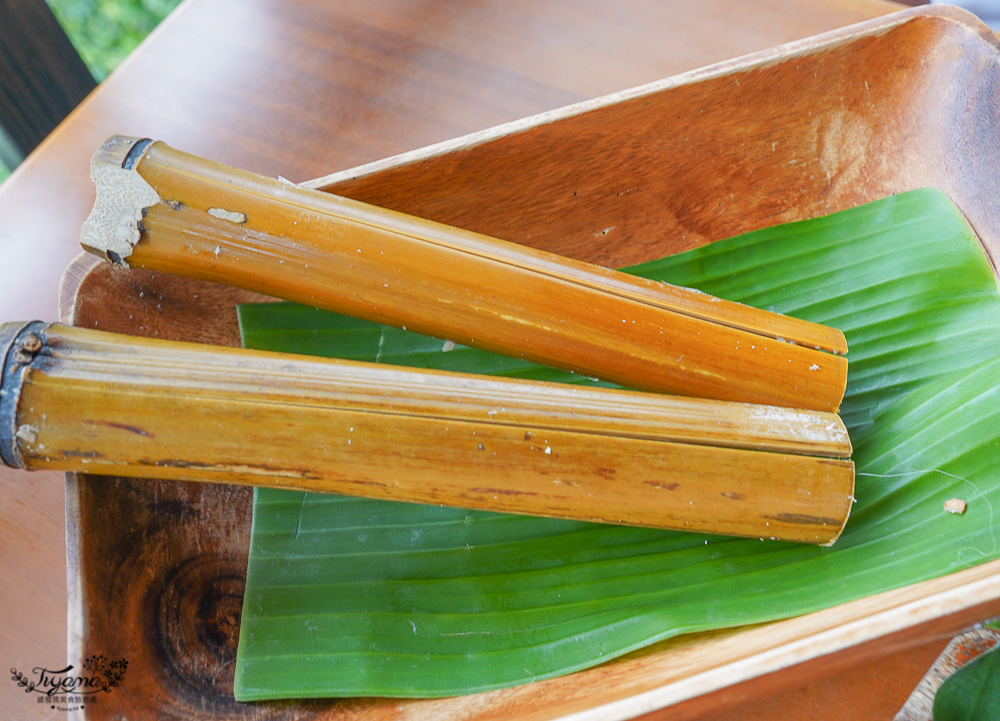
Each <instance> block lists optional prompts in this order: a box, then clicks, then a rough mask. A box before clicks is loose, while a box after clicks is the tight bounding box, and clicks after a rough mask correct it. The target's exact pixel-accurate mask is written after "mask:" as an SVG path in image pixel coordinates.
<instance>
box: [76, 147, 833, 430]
mask: <svg viewBox="0 0 1000 721" xmlns="http://www.w3.org/2000/svg"><path fill="white" fill-rule="evenodd" d="M92 174H93V176H94V180H95V183H96V185H97V191H98V198H97V202H96V204H95V206H94V210H93V213H92V214H91V217H90V218H89V219H88V221H87V223H86V225H85V226H84V231H83V236H82V243H83V245H84V247H86V248H87V249H88V250H91V251H92V252H95V253H97V254H98V255H101V256H102V257H105V258H108V259H110V260H112V261H114V262H117V263H120V264H122V265H130V266H135V267H140V268H148V269H153V270H161V271H168V272H172V273H178V274H182V275H189V276H192V277H196V278H201V279H206V280H211V281H216V282H220V283H225V284H229V285H235V286H239V287H242V288H247V289H250V290H254V291H258V292H261V293H266V294H269V295H273V296H277V297H280V298H285V299H288V300H294V301H297V302H300V303H304V304H306V305H310V306H315V307H320V308H326V309H329V310H335V311H338V312H341V313H345V314H348V315H353V316H356V317H361V318H365V319H368V320H373V321H377V322H381V323H387V324H390V325H394V326H397V327H403V328H408V329H410V330H414V331H417V332H420V333H425V334H427V335H432V336H435V337H438V338H442V339H445V340H450V341H454V342H456V343H462V344H466V345H473V346H477V347H481V348H484V349H486V350H491V351H495V352H499V353H504V354H507V355H514V356H521V357H524V358H526V359H528V360H532V361H535V362H539V363H544V364H547V365H552V366H555V367H558V368H563V369H568V370H572V371H575V372H579V373H583V374H586V375H588V376H596V377H600V378H602V379H604V380H609V381H613V382H616V383H619V384H621V385H624V386H627V387H632V388H637V389H641V390H651V391H662V392H668V393H675V394H680V395H688V396H696V397H704V398H716V399H721V400H731V401H743V402H750V403H761V404H767V405H778V406H788V407H796V408H813V409H817V410H823V411H833V412H836V411H837V410H838V409H839V406H840V402H841V400H842V398H843V394H844V389H845V385H846V377H847V361H846V359H845V358H843V357H840V355H838V354H844V353H846V350H847V347H846V341H845V340H844V336H843V334H842V333H841V332H840V331H838V330H835V329H833V328H828V327H825V326H820V325H817V324H814V323H808V322H805V321H800V320H796V319H793V318H788V317H785V316H780V315H778V314H775V313H770V312H767V311H763V310H758V309H755V308H750V307H748V306H744V305H740V304H737V303H731V302H726V301H721V300H719V299H718V298H713V297H711V296H707V295H705V294H704V293H699V292H697V291H694V290H689V289H685V288H679V287H675V286H671V285H667V284H664V283H656V282H653V281H648V280H645V279H641V278H636V277H633V276H630V275H627V274H624V273H619V272H616V271H611V270H607V269H605V268H600V267H598V266H594V265H590V264H587V263H582V262H578V261H573V260H570V259H567V258H562V257H559V256H556V255H553V254H551V253H547V252H543V251H540V250H535V249H531V248H526V247H523V246H520V245H517V244H514V243H508V242H504V241H500V240H496V239H493V238H489V237H486V236H482V235H478V234H475V233H471V232H467V231H464V230H459V229H456V228H452V227H449V226H446V225H442V224H439V223H434V222H431V221H428V220H424V219H420V218H415V217H412V216H408V215H404V214H402V213H397V212H394V211H389V210H385V209H381V208H377V207H374V206H370V205H367V204H364V203H360V202H356V201H352V200H348V199H345V198H340V197H337V196H333V195H330V194H327V193H322V192H319V191H313V190H306V189H302V188H299V187H297V186H295V185H293V184H291V183H288V182H287V181H282V180H276V179H272V178H265V177H262V176H258V175H255V174H252V173H248V172H245V171H240V170H236V169H233V168H229V167H226V166H222V165H219V164H217V163H213V162H211V161H208V160H204V159H201V158H197V157H194V156H191V155H188V154H185V153H181V152H179V151H177V150H174V149H172V148H169V147H168V146H166V145H164V144H162V143H151V142H150V141H148V140H136V139H134V138H123V137H117V136H116V137H114V138H111V139H109V140H108V141H107V142H106V143H105V144H104V145H103V146H102V148H101V149H100V150H99V151H98V152H97V153H96V154H95V157H94V161H93V164H92Z"/></svg>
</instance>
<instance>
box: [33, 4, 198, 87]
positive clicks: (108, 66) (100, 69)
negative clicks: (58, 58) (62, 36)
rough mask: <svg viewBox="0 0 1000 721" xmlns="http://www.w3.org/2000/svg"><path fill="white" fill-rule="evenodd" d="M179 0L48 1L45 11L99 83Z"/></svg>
mask: <svg viewBox="0 0 1000 721" xmlns="http://www.w3.org/2000/svg"><path fill="white" fill-rule="evenodd" d="M179 2H180V0H48V3H49V7H51V8H52V12H53V13H55V16H56V17H57V18H58V19H59V22H60V24H61V25H62V26H63V29H64V30H65V31H66V34H67V35H69V39H70V40H71V41H72V42H73V45H75V46H76V50H77V52H79V53H80V56H81V57H82V58H83V61H84V62H85V63H86V64H87V67H88V68H90V73H91V74H92V75H93V76H94V80H96V81H97V82H101V81H102V80H104V78H106V77H107V76H108V74H109V73H110V72H111V71H112V70H114V69H115V68H116V67H118V64H119V63H121V61H122V60H124V59H125V58H126V57H128V54H129V53H130V52H132V51H133V50H135V47H136V46H137V45H138V44H139V43H140V42H142V39H143V38H144V37H146V36H147V35H148V34H149V33H150V31H151V30H152V29H153V28H155V27H156V26H157V25H158V24H159V22H160V21H161V20H163V18H165V17H166V16H167V14H168V13H169V12H170V11H171V10H173V9H174V8H175V7H176V6H177V4H178V3H179Z"/></svg>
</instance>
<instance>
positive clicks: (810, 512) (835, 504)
mask: <svg viewBox="0 0 1000 721" xmlns="http://www.w3.org/2000/svg"><path fill="white" fill-rule="evenodd" d="M0 342H2V343H3V348H4V349H6V352H5V354H4V356H3V358H4V361H5V364H4V369H3V394H2V396H0V456H2V458H3V460H4V462H5V463H6V464H7V465H10V466H14V467H18V468H26V469H29V470H34V469H55V470H64V471H66V470H73V471H85V472H88V473H95V474H104V475H116V476H126V477H139V478H160V479H171V480H195V481H209V482H222V483H242V484H253V485H260V486H277V487H282V488H294V489H304V490H310V491H326V492H333V493H341V494H349V495H357V496H366V497H372V498H380V499H392V500H399V501H415V502H419V503H429V504H440V505H446V506H457V507H466V508H474V509H485V510H491V511H502V512H511V513H523V514H530V515H542V516H552V517H561V518H572V519H580V520H587V521H600V522H608V523H621V524H629V525H639V526H649V527H657V528H671V529H679V530H690V531H701V532H707V533H719V534H729V535H737V536H749V537H760V538H776V539H783V540H789V541H801V542H806V543H815V544H827V545H828V544H831V543H833V542H834V540H835V539H836V538H837V537H838V535H839V534H840V532H841V530H842V528H843V526H844V524H845V523H846V521H847V516H848V513H849V511H850V508H851V503H852V493H853V487H854V465H853V463H852V462H851V461H850V459H849V456H850V453H851V446H850V440H849V438H848V435H847V431H846V429H845V428H844V426H843V424H842V423H841V421H840V418H839V417H838V416H836V415H835V414H831V413H824V412H818V411H802V410H794V409H787V408H779V407H769V406H756V405H749V404H742V403H732V402H722V401H711V400H704V399H692V398H679V397H672V396H667V395H661V394H649V393H640V392H635V391H622V390H613V389H600V388H585V387H577V386H572V385H564V384H555V383H541V382H533V381H524V380H507V379H499V378H490V377H486V376H475V375H467V374H458V373H440V372H432V371H427V370H415V369H407V368H400V367H392V366H381V365H375V364H370V363H356V362H349V361H336V360H327V359H315V358H309V357H304V356H294V355H287V354H280V353H268V352H261V351H250V350H243V349H230V348H220V347H215V346H205V345H199V344H194V343H179V342H173V341H163V340H153V339H144V338H132V337H128V336H122V335H117V334H114V333H106V332H103V331H95V330H87V329H80V328H73V327H66V326H59V325H45V324H42V323H39V322H35V323H31V324H27V325H25V324H6V325H3V326H0Z"/></svg>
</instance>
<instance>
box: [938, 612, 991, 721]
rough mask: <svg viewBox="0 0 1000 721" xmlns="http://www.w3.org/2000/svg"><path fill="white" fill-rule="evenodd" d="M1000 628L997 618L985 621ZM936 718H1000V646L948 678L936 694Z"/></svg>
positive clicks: (972, 720)
mask: <svg viewBox="0 0 1000 721" xmlns="http://www.w3.org/2000/svg"><path fill="white" fill-rule="evenodd" d="M983 625H984V626H987V627H989V628H992V629H997V628H1000V621H998V620H997V619H994V620H993V621H991V622H989V623H985V624H983ZM933 714H934V721H979V720H980V719H996V718H1000V648H998V647H997V646H994V647H993V648H991V649H990V650H988V651H986V652H985V653H983V654H982V655H981V656H979V657H977V658H974V659H973V660H972V661H969V662H968V663H967V664H965V665H964V666H962V667H961V668H959V669H958V670H957V671H955V673H954V674H952V675H951V676H949V677H948V678H946V679H945V681H944V683H942V684H941V687H940V688H939V689H938V691H937V693H936V694H935V695H934V706H933Z"/></svg>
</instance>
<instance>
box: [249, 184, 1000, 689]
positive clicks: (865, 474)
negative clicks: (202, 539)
mask: <svg viewBox="0 0 1000 721" xmlns="http://www.w3.org/2000/svg"><path fill="white" fill-rule="evenodd" d="M628 270H629V272H632V273H636V274H642V275H646V276H649V277H653V278H656V279H660V280H666V281H669V282H672V283H675V284H679V285H685V286H691V287H696V288H700V289H701V290H704V291H706V292H709V293H712V294H714V295H717V296H721V297H724V298H729V299H732V300H737V301H742V302H745V303H749V304H752V305H757V306H760V307H763V308H769V309H773V310H777V311H780V312H784V313H788V314H790V315H795V316H799V317H802V318H806V319H809V320H813V321H818V322H821V323H826V324H829V325H833V326H837V327H839V328H841V329H842V330H843V331H844V332H845V333H846V335H847V338H848V342H849V344H850V354H849V358H850V373H849V382H848V391H847V397H846V399H845V404H844V409H843V416H844V419H845V421H846V422H847V424H848V427H849V429H850V431H851V435H852V439H853V441H854V446H855V456H854V458H855V461H856V463H857V468H858V482H857V489H856V494H855V495H856V497H857V504H856V505H855V508H854V511H853V513H852V515H851V518H850V521H849V522H848V524H847V528H846V530H845V532H844V534H843V536H842V537H841V539H840V540H839V541H838V542H837V544H836V545H835V546H834V547H832V548H818V547H814V546H808V545H798V544H792V543H782V542H774V541H770V540H768V539H761V540H754V539H750V540H747V539H733V538H727V537H721V536H707V535H695V534H685V533H674V532H664V531H655V530H648V529H638V528H623V527H616V526H603V525H597V524H587V523H578V522H571V521H557V520H549V519H541V518H528V517H520V516H512V515H500V514H491V513H483V512H472V511H465V510H460V509H450V508H437V507H428V506H420V505H414V504H403V503H392V502H381V501H372V500H363V499H357V498H347V497H338V496H332V495H317V494H305V493H296V492H287V491H278V490H258V491H257V493H256V498H255V505H254V521H253V532H252V538H251V548H250V560H249V566H248V572H247V587H246V596H245V601H244V612H243V619H242V628H241V636H240V644H239V650H238V657H237V668H236V686H235V691H236V696H237V698H238V699H240V700H259V699H275V698H304V697H323V696H401V697H432V696H446V695H455V694H466V693H471V692H477V691H484V690H487V689H495V688H500V687H505V686H511V685H516V684H521V683H526V682H530V681H534V680H538V679H543V678H548V677H552V676H556V675H559V674H564V673H568V672H571V671H574V670H577V669H583V668H586V667H589V666H593V665H595V664H598V663H600V662H602V661H606V660H608V659H610V658H613V657H616V656H620V655H622V654H624V653H626V652H628V651H631V650H634V649H636V648H640V647H642V646H645V645H647V644H651V643H653V642H655V641H658V640H661V639H665V638H668V637H671V636H675V635H677V634H683V633H689V632H694V631H702V630H707V629H716V628H722V627H730V626H737V625H743V624H750V623H758V622H762V621H768V620H775V619H780V618H786V617H790V616H794V615H799V614H803V613H808V612H811V611H815V610H818V609H821V608H825V607H829V606H833V605H836V604H840V603H844V602H847V601H850V600H853V599H857V598H860V597H863V596H867V595H870V594H874V593H877V592H880V591H885V590H889V589H892V588H897V587H900V586H905V585H908V584H912V583H915V582H918V581H922V580H925V579H929V578H932V577H937V576H941V575H944V574H947V573H950V572H952V571H956V570H958V569H961V568H965V567H968V566H971V565H975V564H978V563H981V562H984V561H986V560H990V559H993V558H997V557H998V556H1000V549H998V544H997V538H996V533H995V531H994V518H993V509H994V507H998V508H1000V474H998V473H997V472H996V468H997V467H998V464H1000V296H998V289H997V282H996V279H995V277H994V275H993V272H992V270H991V268H990V266H989V263H988V261H987V260H986V258H985V256H984V253H983V251H982V249H981V247H980V245H979V243H978V241H977V239H976V238H975V236H974V234H973V233H972V231H971V230H970V228H969V226H968V225H967V223H966V222H965V220H964V218H963V217H962V215H961V213H960V212H959V211H958V210H957V209H956V208H955V207H954V205H953V204H952V203H951V201H950V200H949V199H948V198H947V197H946V196H944V195H943V194H941V193H940V192H937V191H934V190H920V191H913V192H909V193H905V194H900V195H897V196H894V197H890V198H887V199H884V200H881V201H878V202H874V203H871V204H868V205H864V206H861V207H858V208H855V209H851V210H846V211H843V212H840V213H836V214H833V215H830V216H827V217H824V218H816V219H812V220H808V221H803V222H798V223H792V224H789V225H784V226H778V227H774V228H769V229H766V230H761V231H758V232H754V233H749V234H747V235H744V236H740V237H737V238H733V239H730V240H727V241H721V242H718V243H714V244H711V245H709V246H706V247H703V248H700V249H697V250H693V251H690V252H688V253H684V254H681V255H677V256H673V257H668V258H665V259H662V260H659V261H655V262H652V263H648V264H644V265H641V266H637V267H634V268H631V269H628ZM240 320H241V326H242V330H243V337H244V342H245V344H246V345H247V346H249V347H254V348H265V349H272V350H283V351H296V352H307V353H315V354H319V355H332V356H339V357H346V358H357V359H367V360H378V361H379V362H384V363H395V364H404V365H416V366H422V367H432V368H449V369H455V370H463V371H472V372H481V373H502V374H505V375H512V376H520V377H537V378H544V379H547V380H561V381H566V382H588V380H587V379H585V378H582V377H580V376H575V375H572V374H567V373H562V372H558V371H553V370H550V369H545V368H540V367H538V366H534V365H532V364H529V363H525V362H523V361H520V360H514V359H509V358H503V357H500V356H496V355H491V354H488V353H483V352H481V351H478V350H474V349H469V348H462V347H457V348H455V349H454V350H448V349H449V347H450V344H444V343H443V342H442V341H441V340H435V339H432V338H426V337H421V336H416V335H414V334H411V333H406V332H404V331H399V330H395V329H391V328H385V327H381V326H377V325H373V324H370V323H365V322H362V321H357V320H353V319H349V318H344V317H341V316H336V315H333V314H329V313H324V312H320V311H316V310H312V309H307V308H302V307H300V306H294V305H287V304H262V305H254V306H244V307H242V308H241V309H240ZM952 497H959V498H963V499H965V500H966V501H967V502H968V510H967V511H966V512H965V514H964V515H961V516H956V515H951V514H948V513H945V512H944V510H943V503H944V501H945V500H947V499H949V498H952Z"/></svg>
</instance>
